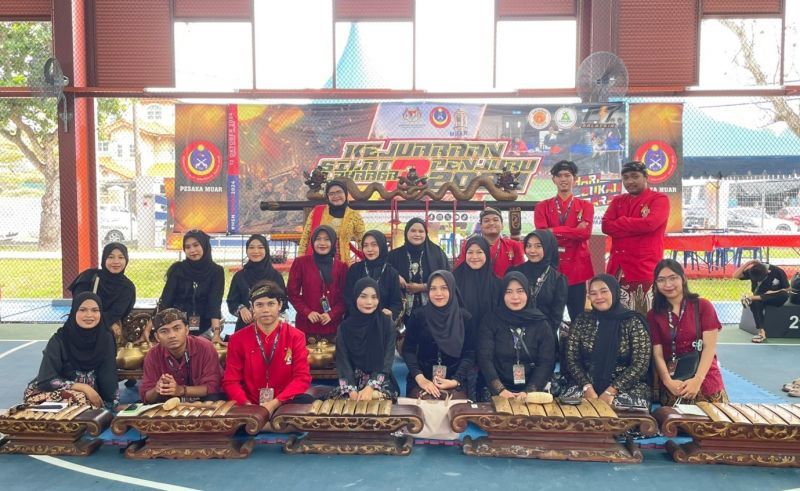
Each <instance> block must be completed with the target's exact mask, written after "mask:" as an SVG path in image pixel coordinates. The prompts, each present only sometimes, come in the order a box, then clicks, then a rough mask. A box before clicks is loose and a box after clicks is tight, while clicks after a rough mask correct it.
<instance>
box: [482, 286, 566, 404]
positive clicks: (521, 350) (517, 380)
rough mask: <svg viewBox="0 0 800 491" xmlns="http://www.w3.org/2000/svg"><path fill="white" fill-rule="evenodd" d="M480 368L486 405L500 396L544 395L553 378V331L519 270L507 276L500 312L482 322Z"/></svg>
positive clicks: (499, 306)
mask: <svg viewBox="0 0 800 491" xmlns="http://www.w3.org/2000/svg"><path fill="white" fill-rule="evenodd" d="M478 366H480V369H481V374H482V377H483V381H484V383H485V387H484V388H483V390H482V397H481V398H482V399H483V400H489V399H490V398H491V396H497V395H499V396H500V397H507V398H518V399H523V398H525V397H526V393H527V392H537V391H542V390H544V388H545V386H546V385H547V383H548V382H549V381H550V378H551V377H552V375H553V369H554V368H555V339H554V337H553V331H552V330H551V329H550V326H549V325H548V323H547V318H546V317H545V315H544V314H542V313H541V312H540V311H539V310H538V309H537V308H536V307H534V306H533V302H532V301H531V300H530V286H529V285H528V279H527V278H525V275H523V274H522V273H520V272H519V271H512V272H510V273H506V275H505V276H504V277H503V280H502V282H501V284H500V298H499V303H498V306H497V309H496V310H495V311H494V312H493V313H491V314H488V315H486V316H484V318H483V321H482V322H481V326H480V334H479V338H478ZM479 386H480V384H479Z"/></svg>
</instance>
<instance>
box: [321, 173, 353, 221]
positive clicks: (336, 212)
mask: <svg viewBox="0 0 800 491" xmlns="http://www.w3.org/2000/svg"><path fill="white" fill-rule="evenodd" d="M333 187H340V188H342V191H344V203H342V204H341V205H339V206H336V205H334V204H332V203H331V202H330V200H329V199H328V191H330V189H331V188H333ZM325 200H326V201H327V202H328V214H329V215H330V216H332V217H333V218H342V217H344V212H345V211H347V204H348V201H347V186H345V184H344V183H343V182H342V181H337V180H335V179H334V180H333V181H328V184H326V185H325Z"/></svg>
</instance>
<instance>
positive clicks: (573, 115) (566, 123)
mask: <svg viewBox="0 0 800 491" xmlns="http://www.w3.org/2000/svg"><path fill="white" fill-rule="evenodd" d="M553 120H554V121H555V122H556V126H558V127H559V128H560V129H562V130H567V129H570V128H572V127H574V126H575V123H577V122H578V111H576V110H575V109H574V108H572V107H559V108H558V109H556V112H555V115H554V116H553Z"/></svg>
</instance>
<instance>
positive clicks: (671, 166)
mask: <svg viewBox="0 0 800 491" xmlns="http://www.w3.org/2000/svg"><path fill="white" fill-rule="evenodd" d="M634 159H636V160H639V161H641V162H644V165H645V166H646V167H647V176H648V178H649V181H650V183H652V184H659V183H662V182H664V181H666V180H668V179H669V178H670V177H672V175H673V174H675V170H676V169H677V168H678V156H677V154H676V153H675V150H673V148H672V147H671V146H670V145H669V144H668V143H667V142H665V141H663V140H650V141H647V142H645V143H643V144H641V145H640V146H639V148H637V149H636V153H635V154H634Z"/></svg>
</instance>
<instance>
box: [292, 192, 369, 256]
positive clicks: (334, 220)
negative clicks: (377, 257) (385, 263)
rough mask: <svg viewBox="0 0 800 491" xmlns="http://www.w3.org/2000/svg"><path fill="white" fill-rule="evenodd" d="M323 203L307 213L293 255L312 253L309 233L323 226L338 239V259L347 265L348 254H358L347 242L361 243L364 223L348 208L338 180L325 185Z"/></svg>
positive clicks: (355, 212) (345, 195)
mask: <svg viewBox="0 0 800 491" xmlns="http://www.w3.org/2000/svg"><path fill="white" fill-rule="evenodd" d="M325 201H326V203H325V204H323V205H317V206H315V207H314V208H313V209H312V210H311V213H309V214H308V218H307V219H306V223H305V225H304V226H303V233H302V234H301V235H300V245H299V246H298V249H297V255H298V256H306V255H311V254H312V252H313V248H312V247H311V246H312V243H311V242H310V241H309V239H310V238H311V234H312V233H313V232H314V230H316V229H317V228H318V227H319V226H320V225H327V226H329V227H331V228H332V229H333V230H334V231H335V232H336V235H337V236H338V237H339V243H338V244H336V250H337V251H339V260H340V261H342V262H343V263H345V264H347V265H349V264H350V257H351V256H350V253H351V252H353V253H355V254H356V255H360V252H359V251H358V249H356V248H355V247H353V246H352V244H351V243H350V242H351V241H355V242H360V241H361V237H362V236H363V235H364V220H363V219H362V218H361V215H360V214H359V213H358V212H357V211H355V210H353V209H352V208H350V207H349V206H348V201H347V186H346V185H345V183H344V182H342V181H337V180H333V181H329V182H328V183H327V184H326V185H325ZM359 257H360V256H359Z"/></svg>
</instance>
